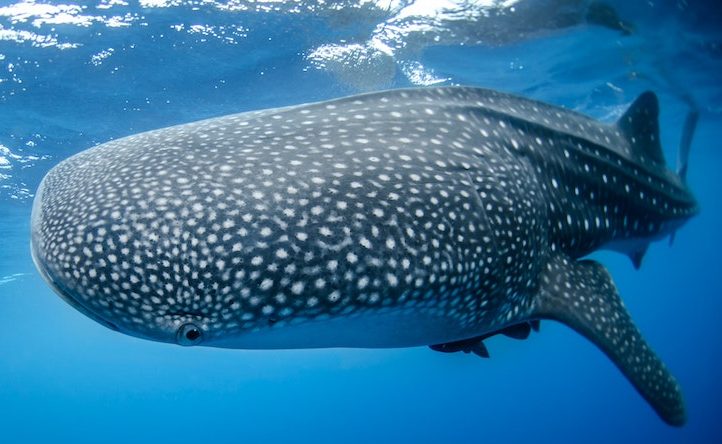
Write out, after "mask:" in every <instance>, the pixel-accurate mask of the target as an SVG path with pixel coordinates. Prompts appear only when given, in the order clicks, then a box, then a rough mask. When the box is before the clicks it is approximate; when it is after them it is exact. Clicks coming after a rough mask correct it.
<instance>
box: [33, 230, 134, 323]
mask: <svg viewBox="0 0 722 444" xmlns="http://www.w3.org/2000/svg"><path fill="white" fill-rule="evenodd" d="M30 255H31V256H32V258H33V262H34V263H35V268H37V269H38V271H39V272H40V276H42V277H43V280H44V281H45V282H46V283H47V284H48V285H49V286H50V288H52V289H53V291H55V293H56V294H57V295H58V296H60V297H61V298H62V299H63V300H64V301H65V302H67V303H68V304H70V306H72V307H73V308H75V309H76V310H78V311H79V312H81V313H82V314H84V315H85V316H87V317H89V318H90V319H92V320H94V321H95V322H97V323H99V324H101V325H104V326H105V327H108V328H109V329H111V330H114V331H120V329H119V328H118V326H117V325H115V324H114V323H112V322H110V321H107V320H105V319H103V318H102V317H100V316H98V315H97V314H96V313H93V312H92V311H91V310H88V309H87V308H86V307H85V306H84V305H83V304H82V303H80V301H78V300H77V299H76V298H75V297H73V292H72V291H70V289H68V288H67V287H66V286H64V285H63V284H62V283H60V282H58V281H57V280H55V279H53V278H52V277H51V276H50V273H49V272H48V269H47V267H46V266H45V264H44V263H43V262H42V261H40V260H38V257H37V254H36V248H35V245H34V242H32V243H31V246H30Z"/></svg>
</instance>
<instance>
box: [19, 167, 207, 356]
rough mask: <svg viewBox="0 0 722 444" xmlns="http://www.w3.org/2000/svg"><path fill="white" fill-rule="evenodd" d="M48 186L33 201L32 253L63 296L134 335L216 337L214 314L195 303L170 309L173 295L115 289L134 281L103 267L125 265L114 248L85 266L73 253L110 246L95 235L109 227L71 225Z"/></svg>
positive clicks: (192, 341) (182, 340)
mask: <svg viewBox="0 0 722 444" xmlns="http://www.w3.org/2000/svg"><path fill="white" fill-rule="evenodd" d="M45 188H46V186H45V181H44V182H43V184H41V186H40V188H39V189H38V192H37V194H36V197H35V202H34V204H33V214H32V236H31V254H32V258H33V261H34V262H35V265H36V267H37V269H38V270H39V272H40V274H41V276H42V277H43V279H44V280H45V281H46V282H47V283H48V285H49V286H50V287H51V288H52V289H53V290H54V291H55V292H56V293H57V294H58V295H59V296H60V297H61V298H62V299H63V300H65V301H66V302H67V303H68V304H70V305H71V306H72V307H74V308H75V309H77V310H78V311H79V312H81V313H82V314H84V315H86V316H87V317H89V318H90V319H92V320H94V321H96V322H98V323H99V324H101V325H103V326H105V327H108V328H110V329H111V330H115V331H119V332H121V333H125V334H128V335H131V336H136V337H140V338H143V339H150V340H154V341H160V342H169V343H176V344H180V345H199V344H202V343H204V342H205V343H207V342H208V340H209V339H210V338H212V336H213V327H214V326H213V325H212V324H211V322H209V320H210V317H209V316H207V315H205V314H204V313H202V312H201V311H199V310H198V306H197V305H194V304H192V303H191V304H182V303H181V304H173V305H178V306H177V307H174V308H170V307H169V305H171V304H169V303H168V302H169V298H161V297H160V295H158V294H156V295H143V296H141V295H140V293H134V292H130V293H125V292H119V291H114V290H115V289H114V287H120V288H123V287H128V286H129V285H130V284H132V283H133V282H132V281H134V280H135V279H132V281H129V282H119V281H118V282H114V279H113V278H114V277H115V276H116V274H114V273H115V272H113V271H111V272H110V274H106V273H105V272H104V271H102V268H105V267H112V266H114V265H118V266H120V267H123V262H124V259H120V260H119V259H118V257H117V255H116V254H115V253H110V254H108V255H106V256H105V257H104V259H102V260H97V259H95V260H93V262H94V265H95V267H91V268H88V267H85V266H83V264H81V263H80V262H82V261H81V260H78V257H79V256H76V255H75V253H77V252H79V253H80V254H81V255H86V256H92V252H93V251H94V250H96V249H97V251H101V250H103V249H107V248H108V246H107V245H105V246H104V245H103V244H102V243H94V242H93V239H95V238H96V237H97V232H98V230H100V232H101V233H104V232H107V230H109V228H104V227H103V226H102V225H96V226H95V227H94V228H93V229H89V228H87V227H85V226H83V225H82V224H81V225H80V226H73V227H72V228H71V227H70V226H69V225H67V222H68V221H64V220H62V218H64V216H65V215H66V214H64V213H63V212H61V211H57V210H54V209H53V206H52V204H51V203H49V202H48V200H52V197H51V196H48V194H52V193H48V192H47V190H46V189H45ZM68 230H72V231H73V234H72V237H73V238H74V239H73V240H69V239H67V237H66V236H65V233H66V231H68ZM73 242H77V245H73ZM111 261H112V262H114V263H111ZM128 265H130V264H128ZM131 267H132V266H131ZM194 308H195V310H194Z"/></svg>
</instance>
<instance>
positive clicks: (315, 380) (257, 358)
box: [0, 0, 722, 443]
mask: <svg viewBox="0 0 722 444" xmlns="http://www.w3.org/2000/svg"><path fill="white" fill-rule="evenodd" d="M360 3H362V4H361V5H360V6H358V5H356V6H354V5H353V4H352V2H345V3H344V2H326V4H322V2H285V3H279V2H264V1H256V2H251V1H185V0H177V1H170V0H142V1H140V2H138V1H134V0H127V1H113V0H105V1H92V2H75V1H74V0H68V1H67V2H62V4H60V2H40V1H32V0H24V1H22V2H15V1H7V0H2V1H0V442H2V443H33V442H42V443H45V442H65V441H68V442H70V441H72V442H76V443H83V442H93V443H95V442H151V441H155V442H195V443H201V442H203V443H240V442H290V441H293V442H536V443H542V442H570V443H573V442H599V443H607V442H637V441H638V442H665V443H666V442H679V443H691V442H722V425H721V424H720V418H721V417H722V416H721V415H722V379H720V377H719V375H720V374H722V352H721V351H722V330H721V329H720V325H722V266H721V265H720V251H722V229H721V228H722V205H721V204H720V202H721V200H720V199H721V198H720V193H721V192H722V174H720V169H721V168H722V154H721V153H722V150H720V146H719V141H720V140H722V82H720V75H719V73H720V72H722V20H721V17H722V16H721V15H720V13H719V11H718V10H717V8H718V6H717V2H712V1H710V2H686V1H657V2H610V4H611V5H612V6H613V7H614V8H615V9H616V11H617V13H618V14H619V17H620V18H621V19H623V20H624V21H625V23H626V25H625V26H626V27H627V28H628V30H631V29H632V28H633V31H632V32H631V33H630V34H629V35H625V33H624V32H621V31H620V30H619V29H609V27H605V26H597V25H590V24H588V23H585V22H584V20H578V19H575V18H574V16H575V14H577V13H576V12H575V11H577V12H578V11H579V10H581V9H583V8H584V7H585V6H584V5H583V4H584V3H586V2H581V1H573V0H547V1H538V2H531V1H518V2H514V1H509V2H505V3H507V4H510V5H512V6H514V7H515V10H514V11H511V10H510V9H508V8H507V9H493V8H492V9H488V7H484V6H483V5H484V4H486V3H492V2H476V3H474V2H455V1H444V2H439V1H437V2H433V1H425V2H424V1H417V2H410V1H409V2H401V1H378V2H370V1H369V2H360ZM462 3H463V4H462ZM628 3H632V4H628ZM434 5H436V8H432V7H431V6H434ZM439 5H445V6H446V9H444V8H439ZM409 8H410V9H409ZM484 8H487V9H484ZM484 11H486V12H490V11H491V12H492V14H490V15H488V16H485V15H484V14H482V13H481V12H484ZM569 11H571V12H572V13H571V15H570V12H569ZM577 15H578V14H577ZM409 17H411V18H409ZM569 17H572V18H571V19H569ZM424 26H425V28H424ZM612 27H613V26H612ZM422 28H423V29H424V30H425V31H423V32H422V31H421V30H420V29H422ZM429 84H468V85H477V86H483V87H490V88H496V89H500V90H505V91H509V92H515V93H520V94H524V95H527V96H530V97H533V98H536V99H540V100H545V101H549V102H552V103H556V104H560V105H565V106H568V107H571V108H574V109H576V110H579V111H582V112H586V113H589V114H591V115H593V116H595V117H597V118H601V119H604V120H607V121H611V120H613V119H614V118H616V117H617V116H619V115H620V113H621V112H622V110H623V109H624V108H625V107H626V106H627V105H628V104H629V103H630V102H631V101H632V100H633V99H634V98H635V97H636V95H637V94H639V93H640V92H642V91H644V90H647V89H652V90H655V91H656V92H657V93H658V94H659V96H660V100H661V107H662V115H661V128H662V138H663V145H664V149H665V154H666V157H667V159H669V161H670V163H672V164H673V163H674V160H675V159H676V151H677V145H678V141H679V138H680V135H681V127H682V122H683V119H684V116H685V114H686V112H687V111H688V109H689V104H688V103H687V102H688V100H687V101H685V99H684V98H685V97H688V96H691V97H692V98H693V100H694V101H695V102H696V105H697V106H698V107H699V109H700V111H701V118H700V122H699V126H698V129H697V133H696V135H695V140H694V146H693V150H692V156H691V161H690V171H689V182H690V186H691V188H692V189H693V190H694V191H695V193H696V196H697V198H698V200H699V202H700V204H701V207H702V212H701V214H700V215H699V216H698V217H697V218H695V219H693V220H692V221H690V222H689V224H688V225H687V226H685V227H684V228H683V229H682V230H680V231H679V233H678V234H677V238H676V241H675V243H674V245H673V246H672V247H670V246H669V245H668V244H667V242H666V241H665V242H659V243H657V244H654V245H653V246H652V247H651V248H650V251H649V253H648V255H647V257H646V258H645V261H644V264H643V266H642V268H641V270H639V271H634V270H633V268H632V266H631V264H630V262H629V260H628V259H627V258H625V257H622V256H619V255H617V254H612V253H600V254H596V255H595V256H596V257H597V258H598V259H599V260H601V261H602V262H603V263H604V264H605V265H606V266H607V267H608V268H609V269H610V271H611V274H612V275H613V276H614V279H615V281H616V283H617V285H618V287H619V290H620V293H621V294H622V296H623V298H624V299H625V302H626V304H627V306H628V308H629V310H630V311H631V313H632V315H633V317H634V318H635V320H636V322H637V324H638V325H639V327H640V329H641V330H642V331H643V332H644V334H645V335H646V337H647V339H648V340H649V342H650V343H651V344H652V345H653V346H654V347H655V349H656V350H657V352H658V353H659V354H660V355H661V357H662V358H663V359H664V360H665V361H666V363H667V364H668V366H669V367H670V369H671V370H672V372H673V373H674V374H675V375H676V376H677V377H678V379H679V381H680V383H681V385H682V388H683V391H684V394H685V397H686V400H687V407H688V417H689V421H688V424H687V425H686V426H685V427H683V428H681V429H675V428H671V427H669V426H666V425H665V424H664V423H662V421H660V420H659V419H658V418H657V416H656V415H655V414H654V413H653V412H652V410H651V409H650V408H649V407H648V406H647V405H646V404H645V403H644V402H643V400H642V399H641V398H640V397H639V396H638V395H637V393H636V392H635V391H634V390H633V388H632V387H631V386H630V385H629V383H628V382H627V381H626V380H624V378H623V377H622V376H621V375H620V373H619V372H618V371H617V369H616V368H615V367H614V366H613V365H612V364H611V363H610V362H609V361H608V360H607V359H606V358H605V357H604V356H603V355H602V354H601V353H600V352H599V351H598V350H596V349H595V348H594V347H593V346H592V345H591V344H590V343H588V342H587V341H586V340H584V339H583V338H581V337H579V336H578V335H576V334H575V333H573V332H572V331H571V330H569V329H568V328H566V327H564V326H561V325H558V324H554V323H551V322H545V323H543V324H542V330H541V332H540V333H539V334H534V335H532V337H530V339H528V340H526V341H514V340H511V339H506V338H494V339H491V340H489V341H488V347H489V349H490V352H491V355H492V356H491V359H489V360H482V359H479V358H476V357H472V356H469V355H446V354H439V353H435V352H432V351H430V350H428V349H426V348H415V349H400V350H351V349H331V350H296V351H243V350H216V349H208V348H202V347H198V348H181V347H177V346H171V345H167V344H160V343H153V342H148V341H143V340H140V339H136V338H132V337H128V336H124V335H121V334H118V333H115V332H112V331H110V330H107V329H106V328H104V327H102V326H100V325H98V324H96V323H94V322H93V321H91V320H90V319H87V318H85V317H84V316H83V315H81V314H80V313H78V312H77V311H75V310H74V309H72V308H71V307H69V306H68V305H67V304H66V303H65V302H63V301H62V300H61V299H60V298H58V297H57V296H55V294H54V293H53V292H52V291H51V290H50V289H49V288H48V287H47V286H46V285H45V284H44V283H43V281H42V280H41V278H40V277H39V275H38V274H37V273H36V272H35V270H34V267H33V264H32V261H31V259H30V255H29V215H30V208H31V203H32V197H33V193H34V191H35V189H36V187H37V185H38V183H39V181H40V179H41V178H42V176H43V175H44V174H45V172H47V171H48V169H50V168H51V167H52V166H53V165H55V164H56V163H58V162H59V161H61V160H62V159H64V158H66V157H68V156H70V155H72V154H74V153H77V152H79V151H81V150H83V149H86V148H88V147H90V146H92V145H94V144H96V143H100V142H104V141H107V140H109V139H112V138H117V137H121V136H124V135H129V134H132V133H136V132H139V131H143V130H148V129H154V128H158V127H162V126H166V125H171V124H178V123H184V122H189V121H193V120H197V119H201V118H205V117H210V116H217V115H223V114H227V113H232V112H240V111H245V110H251V109H258V108H266V107H271V106H281V105H289V104H295V103H302V102H307V101H314V100H321V99H326V98H332V97H337V96H340V95H345V94H351V93H355V92H361V91H368V90H373V89H380V88H389V87H403V86H413V85H429Z"/></svg>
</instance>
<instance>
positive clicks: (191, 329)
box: [32, 87, 698, 425]
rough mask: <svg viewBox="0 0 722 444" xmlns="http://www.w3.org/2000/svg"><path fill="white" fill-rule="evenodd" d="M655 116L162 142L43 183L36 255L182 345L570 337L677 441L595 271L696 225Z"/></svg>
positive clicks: (432, 95)
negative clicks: (561, 327)
mask: <svg viewBox="0 0 722 444" xmlns="http://www.w3.org/2000/svg"><path fill="white" fill-rule="evenodd" d="M657 115H658V104H657V99H656V96H655V95H654V94H653V93H645V94H642V95H641V96H640V97H639V98H638V99H637V100H636V101H635V102H634V103H633V104H632V105H631V106H630V108H629V109H628V111H627V112H626V113H625V114H624V115H623V116H622V118H621V119H620V120H619V121H618V122H617V123H616V124H615V125H605V124H601V123H599V122H596V121H594V120H592V119H590V118H588V117H585V116H583V115H580V114H577V113H574V112H571V111H568V110H565V109H562V108H557V107H553V106H549V105H546V104H543V103H540V102H535V101H531V100H527V99H523V98H520V97H515V96H511V95H507V94H502V93H498V92H494V91H489V90H483V89H475V88H458V87H444V88H428V89H410V90H392V91H386V92H379V93H371V94H366V95H360V96H355V97H349V98H344V99H339V100H332V101H328V102H322V103H315V104H305V105H300V106H293V107H288V108H280V109H271V110H265V111H259V112H250V113H243V114H236V115H230V116H225V117H219V118H215V119H209V120H204V121H200V122H196V123H190V124H185V125H180V126H175V127H170V128H165V129H160V130H156V131H151V132H146V133H142V134H137V135H133V136H129V137H126V138H123V139H119V140H115V141H112V142H108V143H105V144H102V145H99V146H96V147H94V148H91V149H89V150H87V151H84V152H81V153H80V154H77V155H75V156H73V157H71V158H69V159H67V160H65V161H63V162H61V163H60V164H59V165H57V166H56V167H55V168H53V169H52V170H51V171H50V172H49V173H48V174H47V176H46V177H45V178H44V180H43V182H42V183H41V185H40V187H39V190H38V192H37V195H36V198H35V202H34V207H33V215H32V253H33V257H34V260H35V263H36V264H37V267H38V269H39V270H40V272H41V273H42V275H43V277H44V278H45V280H46V281H47V282H48V283H49V284H50V285H51V286H52V287H53V288H54V289H55V290H56V291H57V292H58V293H59V294H60V295H61V296H62V297H63V298H64V299H65V300H66V301H67V302H68V303H70V304H71V305H72V306H74V307H75V308H77V309H78V310H80V311H81V312H83V313H84V314H86V315H87V316H89V317H90V318H92V319H94V320H96V321H98V322H99V323H101V324H103V325H105V326H107V327H109V328H112V329H114V330H118V331H120V332H123V333H126V334H130V335H133V336H138V337H141V338H146V339H151V340H156V341H164V342H172V343H178V344H181V345H196V344H203V345H208V346H214V347H231V348H268V349H274V348H304V347H409V346H419V345H433V348H435V349H437V350H442V351H461V350H463V351H474V352H475V353H477V354H479V355H482V356H484V355H486V349H485V348H483V344H482V343H481V340H482V339H484V338H485V337H488V336H490V335H491V334H494V333H498V332H501V333H506V334H507V335H510V336H512V337H526V335H527V334H528V333H529V330H530V328H531V327H536V326H537V321H538V320H539V319H554V320H557V321H560V322H562V323H564V324H566V325H568V326H570V327H571V328H573V329H575V330H576V331H578V332H579V333H581V334H582V335H584V336H585V337H587V338H588V339H590V340H591V341H592V342H593V343H594V344H596V345H597V346H598V347H599V348H600V349H601V350H602V351H604V352H605V353H606V354H607V355H608V356H609V358H610V359H611V360H612V361H613V362H614V363H615V364H616V365H617V366H618V367H619V368H620V369H621V371H622V372H623V373H624V374H625V375H626V376H627V378H629V380H630V381H631V383H632V384H633V385H634V386H635V387H636V388H637V390H638V391H639V392H640V393H641V394H642V396H643V397H644V398H645V399H646V400H647V401H648V402H649V403H650V404H651V406H652V407H653V408H654V409H655V410H656V412H657V413H658V414H659V415H660V416H661V417H662V419H663V420H665V421H666V422H668V423H670V424H673V425H681V424H683V423H684V421H685V411H684V405H683V400H682V395H681V393H680V390H679V387H678V385H677V383H676V381H675V380H674V378H673V377H672V376H671V375H670V373H669V372H668V371H667V369H666V368H665V366H664V364H663V363H662V362H661V361H660V360H659V358H658V357H657V356H656V355H655V354H654V352H653V351H652V350H651V348H650V347H649V346H648V345H647V343H646V342H645V341H644V339H643V338H642V336H641V334H640V333H639V331H638V330H637V328H636V327H635V326H634V324H633V322H632V320H631V319H630V316H629V314H628V313H627V311H626V310H625V308H624V307H623V305H622V302H621V300H620V298H619V295H618V293H617V290H616V288H615V285H614V284H613V282H612V280H611V278H610V276H609V274H608V273H607V271H606V270H605V269H604V267H603V266H602V265H600V264H598V263H597V262H594V261H592V260H579V258H580V257H582V256H584V255H586V254H588V253H590V252H592V251H595V250H597V249H599V248H605V247H606V248H614V249H617V250H621V251H624V252H627V253H628V254H629V255H630V256H631V257H632V258H633V260H634V262H635V264H637V265H639V261H640V260H641V257H642V255H643V253H644V251H645V249H646V246H647V245H648V243H649V242H650V241H652V240H655V239H659V238H662V237H664V236H667V235H669V234H671V233H673V232H674V230H676V229H677V228H678V227H679V226H681V225H682V224H683V223H684V222H685V221H686V220H687V219H688V218H690V217H691V216H693V215H694V214H695V213H696V212H697V211H698V208H697V204H696V201H695V199H694V198H693V196H692V194H691V193H690V191H689V190H688V188H687V187H686V185H685V183H684V180H683V178H681V177H680V175H678V174H675V173H673V172H671V171H670V170H668V169H667V167H666V166H665V161H664V158H663V155H662V150H661V148H660V145H659V135H658V123H657ZM690 140H691V139H690ZM685 152H688V150H686V151H685ZM682 166H683V167H684V169H681V170H680V171H686V159H684V162H683V165H682Z"/></svg>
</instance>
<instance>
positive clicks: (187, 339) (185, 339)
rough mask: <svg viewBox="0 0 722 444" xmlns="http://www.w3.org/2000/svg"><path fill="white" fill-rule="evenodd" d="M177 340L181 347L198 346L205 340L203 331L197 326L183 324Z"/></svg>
mask: <svg viewBox="0 0 722 444" xmlns="http://www.w3.org/2000/svg"><path fill="white" fill-rule="evenodd" d="M176 339H177V341H178V344H180V345H197V344H199V343H200V342H201V341H202V340H203V330H201V329H200V328H199V327H197V326H196V325H195V324H190V323H189V324H183V325H182V326H181V328H179V329H178V334H177V338H176Z"/></svg>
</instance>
